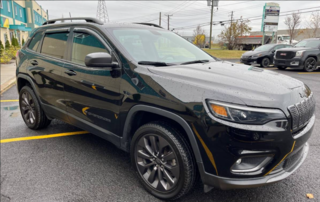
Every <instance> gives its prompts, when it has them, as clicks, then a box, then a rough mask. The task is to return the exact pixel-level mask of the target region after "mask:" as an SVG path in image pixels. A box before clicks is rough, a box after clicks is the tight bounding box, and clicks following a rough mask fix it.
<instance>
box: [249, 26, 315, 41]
mask: <svg viewBox="0 0 320 202" xmlns="http://www.w3.org/2000/svg"><path fill="white" fill-rule="evenodd" d="M313 32H314V30H312V29H297V33H298V34H297V35H296V37H295V38H294V40H297V41H301V40H303V39H307V38H312V37H320V29H319V30H317V33H316V34H315V35H316V36H313V35H314V34H313ZM266 34H268V35H272V33H266ZM276 34H278V35H288V30H278V31H277V33H276ZM250 35H262V32H260V31H256V32H251V33H250Z"/></svg>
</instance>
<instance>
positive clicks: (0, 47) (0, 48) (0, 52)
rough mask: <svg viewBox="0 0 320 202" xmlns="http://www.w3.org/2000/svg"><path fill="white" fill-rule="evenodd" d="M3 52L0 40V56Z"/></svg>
mask: <svg viewBox="0 0 320 202" xmlns="http://www.w3.org/2000/svg"><path fill="white" fill-rule="evenodd" d="M3 50H4V47H3V44H2V41H1V40H0V55H2V52H3Z"/></svg>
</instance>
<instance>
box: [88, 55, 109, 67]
mask: <svg viewBox="0 0 320 202" xmlns="http://www.w3.org/2000/svg"><path fill="white" fill-rule="evenodd" d="M84 63H85V64H86V66H87V67H114V66H115V64H114V63H112V57H111V55H110V54H109V53H104V52H97V53H90V54H88V55H87V56H86V58H85V60H84Z"/></svg>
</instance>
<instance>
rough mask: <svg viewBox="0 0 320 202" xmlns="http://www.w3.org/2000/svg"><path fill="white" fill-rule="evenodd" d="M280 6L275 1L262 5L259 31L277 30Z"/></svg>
mask: <svg viewBox="0 0 320 202" xmlns="http://www.w3.org/2000/svg"><path fill="white" fill-rule="evenodd" d="M279 15H280V6H279V4H277V3H266V4H265V6H264V7H263V15H262V24H261V31H262V32H263V31H265V32H276V31H278V24H279Z"/></svg>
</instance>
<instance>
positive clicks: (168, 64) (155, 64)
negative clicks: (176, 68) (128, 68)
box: [138, 61, 173, 66]
mask: <svg viewBox="0 0 320 202" xmlns="http://www.w3.org/2000/svg"><path fill="white" fill-rule="evenodd" d="M138 64H139V65H154V66H170V65H173V64H170V63H165V62H156V61H139V62H138Z"/></svg>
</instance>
